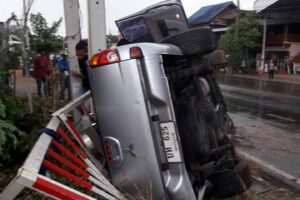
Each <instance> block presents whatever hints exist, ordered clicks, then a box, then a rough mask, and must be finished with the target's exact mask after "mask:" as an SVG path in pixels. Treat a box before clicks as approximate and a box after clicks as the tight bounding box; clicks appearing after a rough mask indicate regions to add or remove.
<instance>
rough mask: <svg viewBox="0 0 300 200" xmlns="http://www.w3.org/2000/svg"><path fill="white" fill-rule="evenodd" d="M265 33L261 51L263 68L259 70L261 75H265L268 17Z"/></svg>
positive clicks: (265, 20) (265, 19) (265, 21)
mask: <svg viewBox="0 0 300 200" xmlns="http://www.w3.org/2000/svg"><path fill="white" fill-rule="evenodd" d="M263 20H264V31H263V41H262V49H261V64H260V65H261V66H260V68H259V69H258V73H259V74H260V75H263V74H264V70H265V59H266V58H265V54H266V39H267V17H264V19H263Z"/></svg>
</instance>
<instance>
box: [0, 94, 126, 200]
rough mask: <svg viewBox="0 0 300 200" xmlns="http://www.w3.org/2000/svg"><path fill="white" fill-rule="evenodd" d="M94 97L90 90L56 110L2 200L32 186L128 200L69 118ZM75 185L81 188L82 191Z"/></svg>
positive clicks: (61, 194)
mask: <svg viewBox="0 0 300 200" xmlns="http://www.w3.org/2000/svg"><path fill="white" fill-rule="evenodd" d="M90 97H91V95H90V92H87V93H85V94H83V95H82V96H80V97H78V98H77V99H75V100H74V101H72V102H70V103H69V104H67V105H66V106H64V107H63V108H61V109H60V110H58V111H57V112H55V113H53V115H52V119H51V120H50V122H49V123H48V125H47V127H46V129H44V131H43V133H42V134H41V135H40V137H39V139H38V140H37V142H36V144H35V145H34V147H33V149H32V150H31V152H30V154H29V156H28V157H27V159H26V161H25V163H24V164H23V166H22V167H21V168H20V169H19V172H18V174H17V176H16V177H15V178H14V179H13V180H12V181H11V182H10V184H9V185H8V186H7V187H6V188H5V189H4V191H3V192H2V193H1V194H0V199H3V200H10V199H14V198H15V197H16V196H17V195H18V194H19V193H20V192H21V191H22V190H23V189H24V188H25V187H28V188H31V189H33V190H36V191H38V192H40V193H42V194H44V195H46V196H49V197H52V198H54V199H78V200H86V199H97V198H98V197H102V198H105V199H109V200H114V199H121V200H125V197H124V195H123V194H122V193H121V192H120V191H119V190H118V189H117V188H116V187H115V186H113V185H112V184H111V182H110V181H109V180H108V179H107V178H106V177H105V176H104V175H103V173H102V169H103V167H102V165H101V164H100V163H99V162H97V159H95V158H94V157H93V156H92V155H91V154H90V153H89V151H88V149H87V148H86V145H85V143H84V142H83V140H82V138H81V135H80V134H81V133H80V132H79V131H78V130H77V129H76V128H75V126H74V124H73V122H72V121H71V120H70V119H69V118H68V117H67V114H69V113H70V112H72V111H74V110H76V109H78V106H80V105H82V104H83V103H84V102H85V101H88V100H89V99H90ZM83 113H84V111H83ZM46 172H47V173H46ZM46 174H47V175H46ZM57 177H63V178H57ZM61 179H66V180H67V182H64V181H63V180H61ZM70 182H71V183H72V184H70ZM70 185H72V186H70ZM75 188H80V191H78V190H77V189H75Z"/></svg>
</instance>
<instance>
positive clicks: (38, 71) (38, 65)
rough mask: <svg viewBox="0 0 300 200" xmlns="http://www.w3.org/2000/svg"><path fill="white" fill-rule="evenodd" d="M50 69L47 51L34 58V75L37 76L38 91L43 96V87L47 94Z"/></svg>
mask: <svg viewBox="0 0 300 200" xmlns="http://www.w3.org/2000/svg"><path fill="white" fill-rule="evenodd" d="M48 70H49V59H48V57H47V54H46V52H45V51H41V53H40V55H39V56H37V57H36V58H35V59H34V77H35V78H36V84H37V93H38V95H39V96H40V97H41V96H42V87H43V91H44V95H47V89H46V86H45V84H46V78H47V74H48Z"/></svg>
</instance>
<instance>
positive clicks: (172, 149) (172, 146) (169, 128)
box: [160, 122, 182, 163]
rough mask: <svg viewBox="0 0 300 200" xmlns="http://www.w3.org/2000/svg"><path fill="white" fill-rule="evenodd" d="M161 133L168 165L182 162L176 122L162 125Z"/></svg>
mask: <svg viewBox="0 0 300 200" xmlns="http://www.w3.org/2000/svg"><path fill="white" fill-rule="evenodd" d="M160 133H161V137H162V140H163V142H164V149H165V153H166V157H167V161H168V163H178V162H182V159H181V154H180V149H179V144H178V140H177V135H176V129H175V125H174V122H165V123H161V124H160Z"/></svg>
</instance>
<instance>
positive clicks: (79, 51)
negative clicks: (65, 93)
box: [74, 40, 90, 93]
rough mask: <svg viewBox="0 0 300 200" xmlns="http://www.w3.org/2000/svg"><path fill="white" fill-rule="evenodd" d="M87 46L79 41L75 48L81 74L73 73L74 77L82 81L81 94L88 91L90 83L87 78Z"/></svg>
mask: <svg viewBox="0 0 300 200" xmlns="http://www.w3.org/2000/svg"><path fill="white" fill-rule="evenodd" d="M87 48H88V46H87V43H86V42H85V41H83V40H80V41H79V42H78V43H77V44H76V47H75V50H76V55H77V58H78V64H79V68H80V72H81V74H78V73H75V74H74V75H75V76H76V75H77V76H80V77H81V79H82V89H83V93H84V92H86V91H88V90H89V89H90V82H89V77H88V59H89V57H88V50H87Z"/></svg>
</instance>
